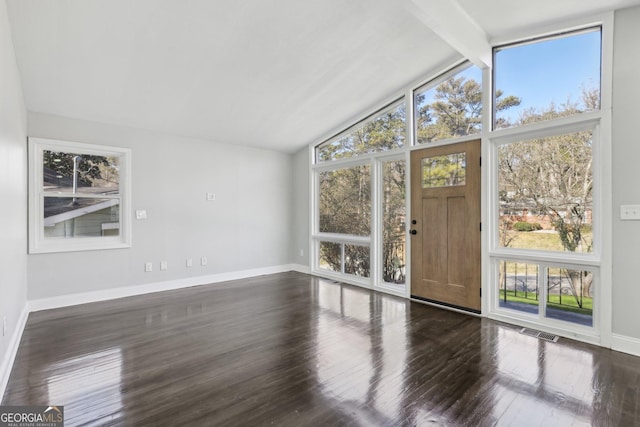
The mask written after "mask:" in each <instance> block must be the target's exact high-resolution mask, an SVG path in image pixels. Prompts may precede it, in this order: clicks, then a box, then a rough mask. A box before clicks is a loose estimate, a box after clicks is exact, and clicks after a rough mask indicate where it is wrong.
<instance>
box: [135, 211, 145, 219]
mask: <svg viewBox="0 0 640 427" xmlns="http://www.w3.org/2000/svg"><path fill="white" fill-rule="evenodd" d="M136 219H147V211H145V210H144V209H142V210H139V211H136Z"/></svg>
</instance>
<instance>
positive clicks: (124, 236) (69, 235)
mask: <svg viewBox="0 0 640 427" xmlns="http://www.w3.org/2000/svg"><path fill="white" fill-rule="evenodd" d="M130 164H131V153H130V150H129V149H124V148H116V147H109V146H98V145H91V144H81V143H75V142H67V141H57V140H51V139H43V138H30V139H29V253H44V252H68V251H82V250H94V249H113V248H125V247H128V246H130V242H131V237H130V236H131V231H130V218H129V210H130V209H129V206H130V201H129V197H130Z"/></svg>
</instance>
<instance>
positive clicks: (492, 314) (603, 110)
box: [309, 12, 614, 347]
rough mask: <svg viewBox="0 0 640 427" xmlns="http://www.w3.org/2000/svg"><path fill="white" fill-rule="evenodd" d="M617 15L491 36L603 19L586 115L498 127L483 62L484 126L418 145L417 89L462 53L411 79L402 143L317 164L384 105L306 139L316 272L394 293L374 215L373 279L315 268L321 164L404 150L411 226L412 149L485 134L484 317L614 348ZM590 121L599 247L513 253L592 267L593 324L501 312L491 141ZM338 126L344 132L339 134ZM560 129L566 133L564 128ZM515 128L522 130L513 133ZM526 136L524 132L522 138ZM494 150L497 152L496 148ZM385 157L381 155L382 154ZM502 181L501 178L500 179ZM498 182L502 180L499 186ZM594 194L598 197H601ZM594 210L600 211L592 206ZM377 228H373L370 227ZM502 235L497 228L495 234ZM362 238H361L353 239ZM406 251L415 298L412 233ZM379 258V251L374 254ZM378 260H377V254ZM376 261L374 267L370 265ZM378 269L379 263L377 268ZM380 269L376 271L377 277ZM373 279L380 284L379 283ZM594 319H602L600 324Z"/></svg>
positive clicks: (567, 28) (447, 70)
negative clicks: (319, 150) (319, 151)
mask: <svg viewBox="0 0 640 427" xmlns="http://www.w3.org/2000/svg"><path fill="white" fill-rule="evenodd" d="M613 21H614V14H613V12H609V13H605V14H599V15H595V16H590V17H581V18H578V19H574V20H568V21H564V22H559V23H554V24H551V25H547V26H543V27H540V28H538V30H537V31H536V32H532V31H531V29H526V30H524V31H517V32H513V33H511V34H509V35H507V36H505V37H503V38H501V39H493V40H490V44H491V45H492V46H502V45H507V44H513V43H517V42H520V41H526V40H531V39H537V38H541V37H545V36H557V35H558V34H562V33H567V32H571V31H583V30H585V29H588V28H593V27H597V26H600V27H601V31H602V33H601V34H602V45H601V55H602V63H601V73H602V74H601V87H600V90H601V100H600V111H596V112H590V113H586V114H582V115H577V116H572V117H568V118H562V119H558V120H554V121H550V122H538V123H534V124H531V125H528V126H527V127H520V128H518V127H514V128H508V129H498V130H495V131H494V130H493V115H492V114H491V113H490V112H491V111H492V110H493V106H492V105H493V99H492V98H493V96H492V94H493V88H492V84H493V78H492V69H491V68H490V67H489V68H485V69H484V70H483V76H482V104H483V112H482V132H481V133H480V134H474V135H469V136H464V137H457V138H451V139H446V140H441V141H437V142H433V143H429V144H417V142H416V141H415V139H416V138H415V117H414V114H415V112H414V95H415V91H417V90H422V89H425V88H426V87H427V85H429V86H435V85H437V84H438V83H439V82H441V81H443V80H444V79H446V78H448V77H450V76H452V75H454V74H456V73H457V72H458V71H459V70H460V69H461V68H462V67H464V66H465V65H466V63H468V61H467V60H465V59H463V60H460V61H457V62H455V63H453V64H450V65H447V66H445V67H442V68H440V69H437V70H434V71H433V72H432V73H430V75H429V76H428V77H427V78H424V79H421V80H418V81H415V82H414V83H413V84H410V85H408V86H407V87H405V89H404V90H403V91H402V93H403V94H404V97H405V102H406V120H407V139H406V140H405V146H404V147H403V148H402V149H398V150H394V151H390V152H386V153H373V154H365V155H361V156H357V157H355V158H351V159H341V160H336V161H330V162H322V163H320V164H318V162H317V159H316V151H315V147H316V146H318V145H320V144H321V143H322V142H325V141H329V140H330V139H332V138H339V137H340V136H341V135H343V134H344V133H346V132H350V131H352V130H353V129H355V128H356V127H357V126H358V125H359V124H360V123H364V120H366V118H368V117H369V116H370V115H372V114H374V113H375V112H378V111H382V110H383V109H384V108H382V109H380V108H376V109H372V110H370V112H369V114H366V115H363V117H365V119H364V120H363V121H358V122H357V123H356V124H353V122H350V123H347V124H344V125H343V126H339V127H337V131H336V132H333V133H331V134H329V135H327V137H326V138H322V139H320V141H322V142H320V143H318V142H314V143H311V144H309V164H310V165H311V167H310V172H309V174H310V209H309V211H310V224H311V229H310V239H309V254H310V266H311V272H312V273H313V274H317V275H320V276H331V278H335V279H337V280H341V281H343V282H346V283H353V284H356V285H360V286H366V287H368V288H373V289H376V290H379V291H383V292H389V291H388V290H387V289H386V288H385V287H384V286H383V285H384V284H380V283H378V282H376V280H378V276H375V275H377V274H379V273H378V272H377V271H376V270H377V269H378V268H377V267H374V265H373V263H374V262H375V263H377V264H379V263H380V260H379V257H380V253H379V252H378V253H376V251H380V248H377V246H376V245H377V242H376V240H375V239H380V238H381V237H380V236H381V234H380V229H379V227H380V225H379V220H378V219H377V217H374V218H372V236H370V238H369V240H368V241H369V244H370V245H371V257H372V261H371V262H372V274H371V275H372V277H371V278H370V280H367V281H364V282H365V283H363V282H362V281H360V282H355V281H353V280H351V278H349V277H347V276H346V275H338V274H327V271H326V270H320V271H319V270H318V267H317V260H318V241H319V240H321V237H322V236H320V235H319V234H318V232H317V230H318V227H317V212H316V210H317V197H318V186H317V173H318V172H317V170H318V169H319V168H321V167H330V168H335V167H346V166H347V165H349V164H352V162H354V160H355V159H357V160H358V161H370V162H371V165H372V176H373V175H375V174H376V173H379V169H380V168H379V166H377V163H376V162H378V161H382V159H383V158H384V156H394V155H398V156H402V155H404V156H405V161H406V165H407V178H408V179H407V182H406V184H405V185H406V194H407V195H408V196H407V200H406V206H407V229H406V232H407V233H408V230H409V222H410V212H411V209H410V207H411V206H410V202H411V200H410V194H411V180H410V179H409V176H410V173H411V171H410V170H409V169H410V153H411V151H413V150H419V149H423V148H427V147H437V146H441V145H448V144H454V143H457V142H464V141H470V140H474V139H479V138H480V139H481V141H482V158H483V167H482V172H481V173H482V176H481V181H482V185H481V188H482V189H483V191H482V198H481V217H482V223H483V224H487V227H483V232H482V233H481V234H482V235H481V241H482V242H481V247H482V278H481V281H482V310H481V314H482V316H485V317H489V318H493V319H496V320H501V321H506V322H508V323H511V324H515V325H520V326H526V327H536V328H542V329H545V330H547V331H549V332H552V333H556V334H558V335H562V336H567V337H571V338H575V339H578V340H581V341H587V342H592V343H595V344H599V345H601V346H604V347H611V339H612V275H613V273H612V268H611V265H612V226H613V225H612V223H613V219H612V206H613V205H612V195H611V191H608V189H610V188H611V185H612V184H611V183H612V172H611V169H612V164H611V161H612V160H611V159H612V154H611V150H612V148H611V106H612V103H611V94H612V74H613V30H614V27H613V23H614V22H613ZM397 99H398V96H395V97H394V98H391V99H388V100H387V102H381V103H379V104H378V105H390V104H392V103H393V102H395V101H396V100H397ZM587 122H592V124H594V127H597V129H596V133H597V134H598V135H595V136H594V138H598V141H599V142H598V144H596V145H598V146H597V147H595V148H594V152H593V156H594V171H593V173H594V182H595V184H594V185H596V186H598V188H599V189H598V190H595V189H594V190H595V193H596V194H594V204H596V203H597V204H598V206H594V209H597V211H598V213H597V215H598V217H597V218H595V219H594V220H595V221H596V222H597V224H596V223H594V233H596V232H597V233H599V234H598V236H596V235H595V234H594V238H598V239H599V240H598V241H597V242H596V243H597V245H596V248H594V253H593V254H568V255H569V256H568V257H567V256H565V255H567V254H561V257H560V258H555V257H554V256H553V255H551V256H550V258H547V257H546V254H545V255H543V256H540V257H537V258H535V257H536V255H535V254H530V253H516V254H515V255H516V257H515V258H517V260H523V261H527V260H528V259H530V258H529V257H530V256H533V257H534V258H535V259H537V260H538V261H539V263H542V264H544V263H547V264H550V263H552V264H553V265H566V266H573V267H577V268H584V269H585V270H590V271H594V272H595V273H596V275H595V277H594V279H595V280H597V282H596V283H595V286H596V287H597V289H596V291H595V292H596V295H597V298H598V300H597V302H595V304H596V306H597V308H594V327H593V328H588V330H585V329H583V330H580V328H574V327H573V325H568V326H569V327H567V325H563V324H561V323H566V322H558V323H560V325H558V324H556V323H554V322H548V323H546V324H541V323H540V322H538V321H537V319H534V321H530V320H529V319H526V318H525V319H523V318H521V317H512V316H511V315H510V314H511V313H504V312H500V311H496V309H495V305H496V301H497V299H495V298H494V297H495V296H496V290H495V286H494V283H495V282H494V281H495V280H497V278H496V274H497V270H496V269H495V260H496V259H500V258H505V257H508V258H511V257H512V256H513V255H514V253H508V254H504V253H502V252H501V250H500V249H499V248H496V247H495V241H496V237H492V235H493V233H494V232H495V233H497V229H496V228H495V227H496V226H495V225H493V224H491V222H492V221H493V220H494V215H493V212H492V210H493V209H495V208H494V206H495V205H494V203H493V202H492V200H493V198H494V197H496V196H495V195H493V194H492V193H493V185H494V183H495V182H496V181H495V180H496V177H494V176H493V174H492V173H491V170H492V169H493V168H494V167H495V166H494V165H493V162H495V152H493V149H492V144H494V142H493V141H494V140H495V141H498V140H500V139H501V138H510V137H513V138H522V137H523V136H524V135H525V133H526V132H529V131H530V132H531V134H535V133H537V132H540V133H544V130H551V129H552V128H554V127H556V126H558V129H560V127H563V126H565V125H566V126H567V127H570V126H572V125H577V126H578V127H580V126H582V127H584V125H585V123H587ZM338 132H339V133H338ZM560 133H561V132H560ZM516 135H517V136H516ZM522 139H526V138H522ZM492 153H493V154H492ZM378 159H380V160H378ZM496 185H497V184H496ZM496 188H497V187H496ZM372 191H374V192H375V191H377V190H376V184H375V182H374V183H373V185H372ZM379 197H381V195H380V194H372V198H371V199H372V209H373V210H374V212H373V215H379V214H376V209H378V207H377V198H379ZM596 198H597V200H596ZM594 213H595V212H594ZM374 229H375V230H376V231H375V232H374V231H373V230H374ZM496 235H497V234H496ZM354 243H358V242H354ZM406 244H407V246H406V257H407V259H406V260H407V267H406V275H405V280H406V282H405V292H404V294H400V295H401V296H404V297H405V298H410V284H411V239H410V236H409V235H408V234H407V239H406ZM572 256H573V257H576V259H575V260H573V261H572V259H571V257H572ZM374 257H375V258H374ZM374 259H375V261H374ZM374 268H375V270H373V269H374ZM380 271H381V270H380ZM374 276H375V277H374ZM374 284H375V285H374ZM596 323H597V325H596Z"/></svg>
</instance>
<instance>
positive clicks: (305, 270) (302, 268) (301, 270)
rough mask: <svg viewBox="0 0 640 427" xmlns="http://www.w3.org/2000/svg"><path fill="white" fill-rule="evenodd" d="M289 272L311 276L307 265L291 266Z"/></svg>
mask: <svg viewBox="0 0 640 427" xmlns="http://www.w3.org/2000/svg"><path fill="white" fill-rule="evenodd" d="M291 270H293V271H297V272H298V273H304V274H311V268H309V266H308V265H302V264H291Z"/></svg>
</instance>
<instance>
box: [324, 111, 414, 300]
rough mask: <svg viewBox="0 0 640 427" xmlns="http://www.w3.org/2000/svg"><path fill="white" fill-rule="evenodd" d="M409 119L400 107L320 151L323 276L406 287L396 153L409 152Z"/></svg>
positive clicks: (400, 159)
mask: <svg viewBox="0 0 640 427" xmlns="http://www.w3.org/2000/svg"><path fill="white" fill-rule="evenodd" d="M405 111H406V105H405V102H404V100H403V99H402V100H399V101H396V102H394V103H392V104H391V105H389V106H387V107H385V108H383V109H382V110H380V111H379V112H377V113H374V114H373V115H371V116H370V117H368V118H366V119H364V120H363V121H361V122H360V123H358V124H356V125H354V126H353V127H351V128H350V129H347V130H346V131H345V132H343V133H342V134H340V135H338V136H337V137H335V138H333V139H331V140H329V141H327V142H325V143H323V144H320V145H319V146H317V147H316V148H315V157H316V166H315V182H316V189H317V198H316V218H317V222H316V229H315V232H314V236H313V239H314V242H315V245H316V246H315V248H316V254H315V262H314V266H315V267H314V268H315V269H318V271H319V272H322V273H324V274H329V275H331V274H336V275H340V276H344V277H345V278H351V279H352V280H355V281H356V282H360V283H363V284H367V285H371V284H372V283H373V284H374V285H376V286H377V285H386V286H391V287H394V286H395V287H398V286H399V285H403V284H404V278H405V274H406V272H405V264H406V260H405V253H406V248H405V234H406V230H405V213H406V206H405V203H406V202H405V190H404V186H405V179H406V176H405V160H404V155H398V154H397V152H398V151H399V150H400V149H402V148H403V147H404V146H405V140H406V117H405ZM365 155H366V156H367V157H366V159H363V158H362V157H363V156H365ZM378 195H379V196H378ZM374 201H375V202H376V204H377V206H375V205H374ZM373 245H377V246H373ZM396 290H397V291H398V292H400V291H401V289H400V288H397V289H396Z"/></svg>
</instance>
